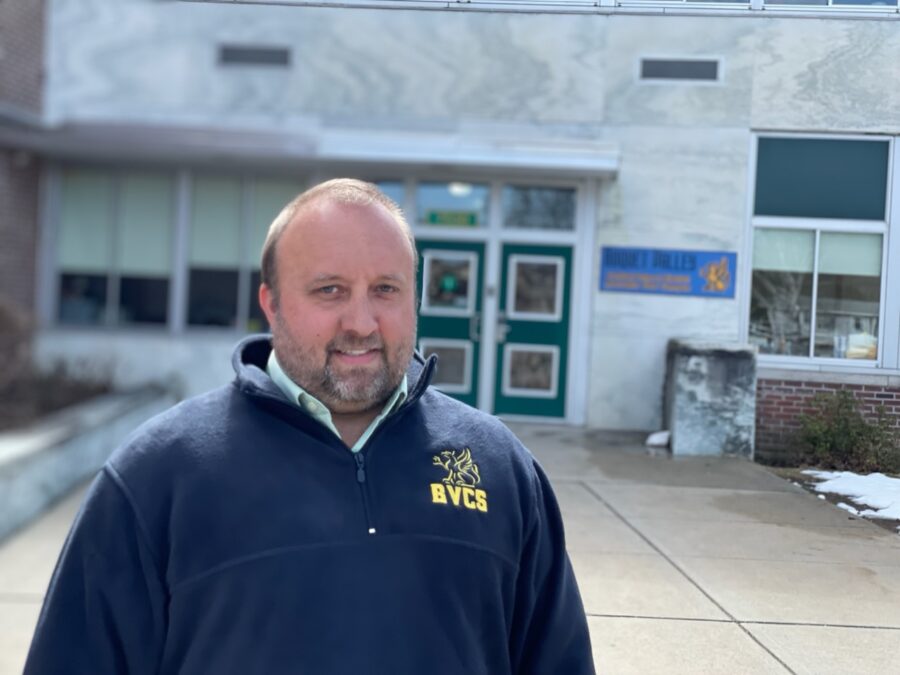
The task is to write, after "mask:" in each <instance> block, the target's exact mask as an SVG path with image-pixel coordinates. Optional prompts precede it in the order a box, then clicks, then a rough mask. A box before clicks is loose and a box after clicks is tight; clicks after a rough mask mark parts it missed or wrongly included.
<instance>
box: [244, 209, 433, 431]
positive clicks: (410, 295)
mask: <svg viewBox="0 0 900 675" xmlns="http://www.w3.org/2000/svg"><path fill="white" fill-rule="evenodd" d="M276 261H277V264H276V269H277V275H278V300H277V302H276V301H275V298H274V296H273V294H272V292H271V289H269V288H268V287H266V286H263V287H262V288H261V289H260V304H261V305H262V307H263V310H264V311H265V313H266V317H267V318H268V320H269V324H270V325H271V327H272V338H273V345H274V349H275V353H276V355H277V356H278V361H279V363H280V364H281V366H282V368H284V370H285V372H286V373H287V374H288V375H289V376H290V378H291V379H292V380H294V381H295V382H296V383H297V384H299V385H300V386H301V387H303V388H304V389H305V390H306V391H307V392H309V393H310V394H312V395H313V396H315V397H316V398H318V399H319V400H320V401H322V403H324V404H325V405H326V406H328V408H329V409H330V410H331V411H332V412H333V413H357V412H363V411H367V410H371V409H373V408H376V407H379V406H380V405H381V404H383V402H384V401H385V400H386V399H387V398H388V397H389V396H390V395H391V393H392V392H393V391H394V390H395V389H396V388H397V386H398V385H399V384H400V380H401V379H402V377H403V375H404V373H405V372H406V367H407V365H408V364H409V360H410V358H411V357H412V353H413V346H414V344H415V340H416V313H415V298H414V296H415V275H414V274H415V273H414V269H413V257H412V252H411V251H410V245H409V241H408V239H407V238H406V235H405V234H404V232H403V231H402V230H401V228H400V226H399V225H398V224H397V223H396V221H394V219H393V217H392V216H391V214H390V213H389V212H388V211H387V210H386V209H385V208H384V207H382V206H381V205H378V204H370V205H366V206H359V205H351V204H340V203H334V202H331V201H328V200H327V198H323V199H321V200H319V201H317V202H315V203H313V204H310V205H308V206H307V207H305V208H304V209H303V210H302V211H301V212H300V213H298V214H297V215H296V216H295V218H294V220H293V221H292V222H291V223H290V224H289V225H288V226H287V229H286V230H285V231H284V233H283V234H282V236H281V239H280V240H279V241H278V244H277V251H276Z"/></svg>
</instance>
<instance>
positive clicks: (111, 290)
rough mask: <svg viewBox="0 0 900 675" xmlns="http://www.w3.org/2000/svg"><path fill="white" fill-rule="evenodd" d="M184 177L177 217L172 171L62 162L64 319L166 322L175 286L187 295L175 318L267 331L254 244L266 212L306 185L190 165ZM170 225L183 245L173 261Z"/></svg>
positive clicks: (60, 310)
mask: <svg viewBox="0 0 900 675" xmlns="http://www.w3.org/2000/svg"><path fill="white" fill-rule="evenodd" d="M186 185H188V186H189V190H188V194H186V195H184V196H185V198H186V199H187V203H188V204H189V207H190V208H189V209H188V211H187V213H186V214H185V215H186V217H185V218H184V222H183V223H180V224H179V223H176V219H175V193H176V181H175V174H174V172H169V173H164V172H155V171H134V170H132V171H122V170H118V169H94V168H87V167H78V166H70V167H67V168H65V169H63V171H62V172H61V180H60V210H59V214H60V215H59V220H58V229H57V247H56V248H57V272H58V277H57V292H58V295H57V297H58V302H57V310H56V316H57V320H58V321H59V323H60V324H65V325H95V326H96V325H133V324H146V325H156V326H165V325H168V324H170V323H172V319H173V317H171V316H170V311H169V307H170V296H171V295H172V288H178V289H180V288H183V289H184V297H183V298H182V297H179V298H177V299H175V300H182V299H183V300H184V304H183V306H184V307H185V312H184V315H183V316H180V317H178V319H179V320H178V321H175V322H174V323H175V324H176V325H180V322H181V321H184V324H185V325H187V326H188V327H224V328H230V329H235V328H240V329H244V328H246V329H247V330H250V331H263V330H267V328H268V324H267V323H266V319H265V315H264V314H263V312H262V309H261V308H260V306H259V301H258V289H259V283H260V272H259V267H260V251H261V250H262V245H263V242H264V241H265V238H266V234H267V232H268V229H269V225H270V224H271V222H272V220H273V219H274V218H275V216H277V215H278V213H279V211H280V210H281V208H282V207H283V206H284V205H285V204H287V203H288V202H289V201H290V200H291V199H293V198H294V197H295V196H296V195H297V194H298V193H299V192H300V191H301V189H302V187H303V186H302V184H301V183H300V182H299V181H296V180H290V179H281V178H267V177H253V178H247V179H243V178H240V177H237V176H227V175H216V174H204V173H195V174H193V175H191V177H190V180H189V181H188V182H187V183H186ZM176 230H178V231H180V232H183V236H182V235H179V237H178V240H179V241H184V242H186V244H187V247H186V251H185V256H184V260H185V263H186V264H185V265H184V266H183V267H181V268H179V269H175V268H174V265H173V248H174V246H175V233H176ZM176 280H179V282H180V283H177V284H176V283H175V281H176ZM179 292H180V291H179ZM180 304H181V303H180V302H173V303H172V305H173V306H179V305H180Z"/></svg>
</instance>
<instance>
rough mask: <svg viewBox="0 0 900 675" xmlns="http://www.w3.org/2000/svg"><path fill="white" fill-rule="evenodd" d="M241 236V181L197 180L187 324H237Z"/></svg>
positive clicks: (195, 185) (193, 204) (193, 211)
mask: <svg viewBox="0 0 900 675" xmlns="http://www.w3.org/2000/svg"><path fill="white" fill-rule="evenodd" d="M240 233H241V181H240V179H238V178H226V177H214V176H197V177H195V178H194V181H193V197H192V199H191V237H190V253H189V275H188V317H187V322H188V325H190V326H235V325H236V322H237V312H238V281H239V276H240V274H239V270H240V262H241V261H240V248H241V247H240Z"/></svg>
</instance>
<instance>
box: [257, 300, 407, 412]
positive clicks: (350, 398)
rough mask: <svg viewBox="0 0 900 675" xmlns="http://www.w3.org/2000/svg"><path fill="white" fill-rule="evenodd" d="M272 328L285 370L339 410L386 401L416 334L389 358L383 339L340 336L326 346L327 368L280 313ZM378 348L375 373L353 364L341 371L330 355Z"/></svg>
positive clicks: (355, 409)
mask: <svg viewBox="0 0 900 675" xmlns="http://www.w3.org/2000/svg"><path fill="white" fill-rule="evenodd" d="M272 328H273V331H272V345H273V347H274V349H275V354H276V356H277V357H278V362H279V364H280V365H281V367H282V369H283V370H284V372H285V373H286V374H287V375H288V377H290V378H291V379H292V380H293V381H294V382H296V383H297V384H298V385H300V386H301V387H302V388H303V389H304V390H306V391H307V392H308V393H309V394H311V395H313V396H315V397H316V398H317V399H319V400H320V401H321V402H322V403H323V404H325V406H326V407H327V408H328V409H329V410H331V411H332V412H336V413H354V412H363V411H366V410H371V409H373V408H376V407H378V406H380V405H383V404H384V402H385V401H387V399H389V398H390V397H391V394H393V393H394V391H395V390H396V389H397V387H398V386H399V385H400V381H401V380H402V379H403V377H404V375H405V374H406V368H407V366H408V365H409V361H410V359H411V358H412V354H413V345H414V344H415V334H413V335H412V339H411V340H410V341H409V342H406V341H404V342H402V343H401V344H399V345H397V347H396V348H395V350H394V353H393V354H391V355H390V356H391V358H389V355H388V353H387V352H386V351H385V347H384V345H383V343H382V342H381V340H380V339H358V338H354V337H351V336H349V335H345V336H338V337H336V338H335V339H334V340H332V341H331V342H329V343H328V345H327V346H326V357H325V366H324V368H318V367H315V366H314V365H313V364H314V363H315V355H314V354H312V353H311V352H310V351H309V350H307V349H306V348H305V347H303V346H302V345H299V344H296V343H294V342H293V341H292V340H291V338H290V337H289V333H288V332H287V330H286V329H285V326H284V323H283V322H282V321H281V319H280V317H277V318H276V322H275V325H274V326H273V327H272ZM376 348H380V349H381V352H380V353H379V357H380V360H381V363H380V367H379V368H378V370H377V371H375V372H374V373H372V372H371V371H370V370H367V369H364V368H354V369H350V370H347V371H344V372H342V373H340V374H338V373H336V372H335V370H334V368H333V367H332V362H331V356H332V353H333V351H335V350H336V349H345V350H352V349H376Z"/></svg>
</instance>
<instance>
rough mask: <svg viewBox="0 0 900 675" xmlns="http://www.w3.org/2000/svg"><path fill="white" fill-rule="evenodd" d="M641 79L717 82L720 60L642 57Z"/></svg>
mask: <svg viewBox="0 0 900 675" xmlns="http://www.w3.org/2000/svg"><path fill="white" fill-rule="evenodd" d="M641 79H642V80H663V81H666V80H682V81H689V82H691V81H693V82H697V81H699V82H716V81H717V80H718V79H719V62H718V61H716V60H715V59H641Z"/></svg>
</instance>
